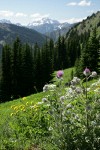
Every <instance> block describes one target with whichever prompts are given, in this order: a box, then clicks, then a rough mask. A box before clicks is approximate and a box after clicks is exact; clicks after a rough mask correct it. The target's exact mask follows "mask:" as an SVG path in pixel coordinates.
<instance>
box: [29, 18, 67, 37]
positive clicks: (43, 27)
mask: <svg viewBox="0 0 100 150" xmlns="http://www.w3.org/2000/svg"><path fill="white" fill-rule="evenodd" d="M68 26H70V24H68V23H60V22H59V21H57V20H52V19H50V18H42V19H41V20H38V21H33V22H31V23H29V24H28V25H27V27H28V28H30V29H34V30H36V31H38V32H40V33H42V34H46V33H50V32H53V31H56V30H60V29H62V28H64V27H68Z"/></svg>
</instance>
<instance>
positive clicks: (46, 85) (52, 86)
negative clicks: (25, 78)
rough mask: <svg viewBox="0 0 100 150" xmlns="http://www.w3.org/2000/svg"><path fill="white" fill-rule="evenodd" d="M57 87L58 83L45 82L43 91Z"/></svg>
mask: <svg viewBox="0 0 100 150" xmlns="http://www.w3.org/2000/svg"><path fill="white" fill-rule="evenodd" d="M55 88H56V85H55V84H45V85H44V87H43V92H46V91H49V90H50V91H52V90H54V89H55Z"/></svg>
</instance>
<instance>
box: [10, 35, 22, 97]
mask: <svg viewBox="0 0 100 150" xmlns="http://www.w3.org/2000/svg"><path fill="white" fill-rule="evenodd" d="M21 49H22V44H21V41H20V39H19V38H17V39H16V40H15V41H14V43H13V48H12V58H11V61H12V68H11V72H12V95H13V98H18V97H19V96H20V95H19V88H20V85H19V82H20V67H21V64H20V63H21Z"/></svg>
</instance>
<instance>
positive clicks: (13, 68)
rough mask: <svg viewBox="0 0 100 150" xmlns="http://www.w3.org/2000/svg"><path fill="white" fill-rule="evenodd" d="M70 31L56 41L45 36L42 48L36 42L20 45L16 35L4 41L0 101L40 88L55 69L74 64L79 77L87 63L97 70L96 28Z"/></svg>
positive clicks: (97, 44) (27, 93)
mask: <svg viewBox="0 0 100 150" xmlns="http://www.w3.org/2000/svg"><path fill="white" fill-rule="evenodd" d="M71 34H72V35H70V37H69V38H66V37H63V36H62V37H61V36H59V38H58V40H57V42H56V43H54V41H53V40H52V39H50V40H48V39H47V40H46V42H45V44H44V45H43V46H42V47H39V46H38V44H37V43H36V44H35V45H34V47H32V46H30V45H29V44H27V43H26V44H22V43H21V41H20V39H19V38H17V39H16V40H15V41H14V42H13V44H12V45H8V44H6V45H5V46H4V47H3V50H2V62H1V63H2V77H1V81H0V99H1V102H5V101H9V100H11V99H15V98H19V97H23V96H27V95H30V94H32V93H36V92H40V91H42V88H43V86H44V84H46V83H49V82H50V81H51V79H52V73H53V72H54V71H55V70H59V69H65V68H69V67H72V66H74V65H75V66H76V75H78V76H80V74H81V73H82V71H83V69H84V68H85V67H86V66H87V67H89V68H90V69H91V70H93V69H94V70H95V71H98V70H99V69H100V67H99V65H98V62H99V58H100V56H99V38H97V34H96V29H94V30H93V34H92V35H90V33H84V34H83V35H82V34H81V35H79V34H78V33H77V31H73V33H71ZM66 36H67V35H66Z"/></svg>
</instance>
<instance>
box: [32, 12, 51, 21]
mask: <svg viewBox="0 0 100 150" xmlns="http://www.w3.org/2000/svg"><path fill="white" fill-rule="evenodd" d="M49 16H50V15H49V14H45V15H41V14H39V13H35V14H31V15H30V17H31V18H32V20H34V21H38V20H41V19H42V18H48V17H49Z"/></svg>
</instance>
